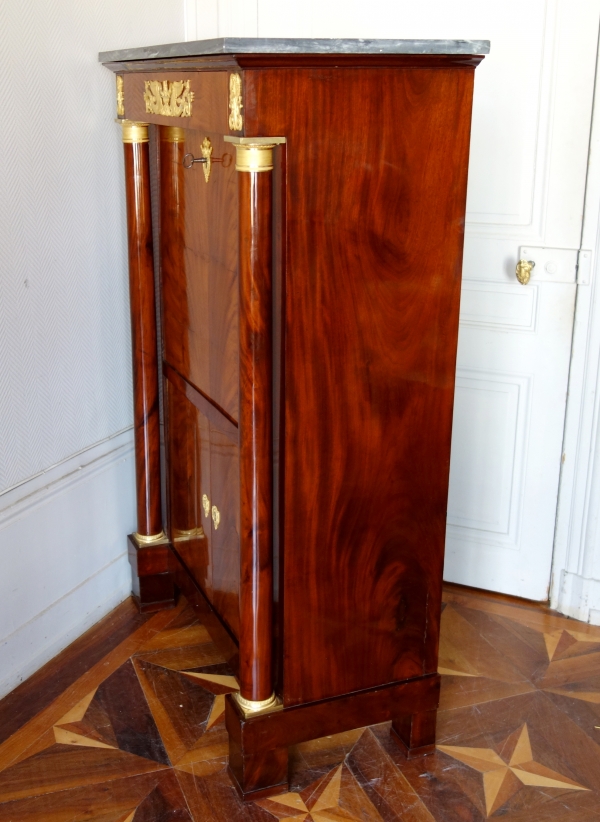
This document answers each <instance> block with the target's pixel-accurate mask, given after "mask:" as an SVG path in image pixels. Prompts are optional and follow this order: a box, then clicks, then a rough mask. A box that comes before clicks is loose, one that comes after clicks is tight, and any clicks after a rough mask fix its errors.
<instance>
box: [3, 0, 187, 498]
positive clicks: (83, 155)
mask: <svg viewBox="0 0 600 822" xmlns="http://www.w3.org/2000/svg"><path fill="white" fill-rule="evenodd" d="M183 39H184V20H183V0H177V1H176V2H173V0H169V2H165V0H102V2H99V0H96V2H81V0H54V2H52V3H44V2H39V1H38V2H34V0H25V1H24V2H18V0H3V2H1V3H0V88H1V89H2V96H1V98H0V106H1V110H0V152H1V159H0V493H1V492H2V491H5V490H7V489H8V488H11V487H14V486H15V485H18V484H19V483H22V482H24V481H25V480H26V479H28V478H29V477H31V476H33V475H35V474H37V473H39V472H41V471H43V470H45V469H46V468H48V467H50V466H52V465H54V464H56V463H58V462H60V461H61V460H64V459H66V458H67V457H69V456H71V455H72V454H74V453H77V452H78V451H81V450H83V449H85V448H87V447H89V446H90V445H93V444H94V443H96V442H98V441H100V440H102V439H104V438H106V437H109V436H110V435H111V434H114V433H115V432H117V431H120V430H122V429H124V428H127V427H128V426H130V425H131V422H132V408H131V406H132V398H131V378H130V373H131V362H130V332H129V315H128V312H129V302H128V299H129V298H128V284H127V268H126V235H125V207H124V190H123V172H122V147H121V142H120V128H119V127H118V126H117V125H116V124H115V123H114V122H113V120H114V117H115V92H114V76H113V74H112V72H109V71H108V70H107V69H105V68H103V67H102V66H101V65H100V64H99V63H98V62H97V54H98V51H101V50H106V49H113V48H121V47H127V46H138V45H151V44H154V43H167V42H173V41H181V40H183Z"/></svg>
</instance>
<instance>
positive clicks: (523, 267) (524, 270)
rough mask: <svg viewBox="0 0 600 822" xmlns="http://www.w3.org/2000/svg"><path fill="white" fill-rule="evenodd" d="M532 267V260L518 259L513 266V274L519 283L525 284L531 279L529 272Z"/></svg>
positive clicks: (533, 264) (533, 266)
mask: <svg viewBox="0 0 600 822" xmlns="http://www.w3.org/2000/svg"><path fill="white" fill-rule="evenodd" d="M534 268H535V263H534V262H533V261H532V260H519V262H518V263H517V267H516V268H515V274H516V275H517V280H518V281H519V282H520V283H521V285H527V283H528V282H529V280H530V279H531V272H532V270H533V269H534Z"/></svg>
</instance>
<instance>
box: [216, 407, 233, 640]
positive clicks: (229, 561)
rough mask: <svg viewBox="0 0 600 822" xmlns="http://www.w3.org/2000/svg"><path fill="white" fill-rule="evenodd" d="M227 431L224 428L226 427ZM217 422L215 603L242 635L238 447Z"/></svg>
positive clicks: (230, 624) (220, 612) (228, 621)
mask: <svg viewBox="0 0 600 822" xmlns="http://www.w3.org/2000/svg"><path fill="white" fill-rule="evenodd" d="M223 428H224V426H223ZM223 428H220V427H219V425H218V424H215V423H214V422H212V423H211V426H210V474H211V491H212V496H211V527H212V546H211V547H212V550H211V572H212V591H211V598H212V602H213V604H214V606H215V608H216V609H217V611H218V612H219V614H220V615H221V617H222V618H223V619H224V620H225V621H226V622H227V624H228V625H229V627H230V628H231V630H232V631H233V633H234V634H235V636H236V637H237V636H239V632H240V602H239V591H240V503H239V488H240V469H239V459H240V454H239V447H238V443H237V439H236V440H235V441H234V439H233V438H232V437H231V435H229V434H228V433H225V431H224V430H223Z"/></svg>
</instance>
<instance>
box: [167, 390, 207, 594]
mask: <svg viewBox="0 0 600 822" xmlns="http://www.w3.org/2000/svg"><path fill="white" fill-rule="evenodd" d="M165 386H166V395H167V413H168V417H167V424H168V435H167V446H168V460H167V463H168V467H169V477H168V480H169V483H168V487H169V533H170V538H171V541H172V543H173V545H174V546H175V548H176V550H177V552H178V553H179V554H180V555H181V558H182V559H183V561H184V562H185V564H186V565H187V567H188V568H189V569H190V571H191V573H192V575H193V577H194V579H195V580H196V582H197V583H198V585H200V586H201V588H202V589H203V590H204V591H205V592H206V593H207V594H210V590H211V569H210V554H211V549H210V541H211V529H210V519H209V518H208V517H207V516H206V514H205V511H204V506H203V500H204V497H205V496H206V499H207V500H208V499H210V450H209V449H210V434H209V423H208V420H207V419H206V417H205V416H204V415H203V414H202V413H201V412H200V411H199V409H198V408H196V407H195V406H194V405H192V403H191V402H190V401H189V400H188V399H187V398H186V396H185V395H184V394H183V393H182V392H180V391H178V390H177V389H176V388H175V387H174V386H173V385H171V384H170V383H169V382H168V381H165ZM209 513H210V512H209Z"/></svg>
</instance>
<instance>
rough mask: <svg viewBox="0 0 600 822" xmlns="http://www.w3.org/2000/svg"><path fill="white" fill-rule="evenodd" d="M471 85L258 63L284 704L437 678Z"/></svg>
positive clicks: (463, 75) (457, 73)
mask: <svg viewBox="0 0 600 822" xmlns="http://www.w3.org/2000/svg"><path fill="white" fill-rule="evenodd" d="M472 84H473V70H472V69H469V68H465V69H459V68H454V69H452V68H436V69H422V68H420V69H419V68H412V69H404V68H403V69H362V70H360V69H337V70H336V69H303V70H299V69H280V70H270V71H254V72H246V77H245V88H246V127H247V131H246V133H247V134H250V135H252V134H257V135H272V134H274V135H285V136H286V137H287V146H286V148H287V181H286V183H287V260H286V285H285V294H286V305H285V357H284V363H285V397H284V402H285V408H284V445H285V452H284V453H285V461H284V501H283V509H284V511H283V513H284V534H283V552H284V556H285V568H284V591H283V607H284V676H283V679H284V697H285V703H286V704H288V705H292V704H298V703H301V702H308V701H312V700H318V699H322V698H325V697H330V696H334V695H336V694H342V693H348V692H352V691H355V690H359V689H362V688H370V687H373V686H376V685H380V684H384V683H388V682H392V681H396V680H403V679H406V678H410V677H416V676H421V675H423V674H428V673H433V672H435V670H436V668H437V650H438V634H439V617H440V605H441V581H442V567H443V551H444V535H445V520H446V503H447V493H448V473H449V463H450V437H451V426H452V406H453V396H454V373H455V361H456V343H457V333H458V312H459V300H460V277H461V263H462V247H463V227H464V212H465V198H466V182H467V163H468V151H469V131H470V119H471V101H472Z"/></svg>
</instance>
